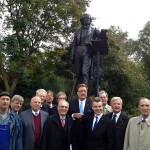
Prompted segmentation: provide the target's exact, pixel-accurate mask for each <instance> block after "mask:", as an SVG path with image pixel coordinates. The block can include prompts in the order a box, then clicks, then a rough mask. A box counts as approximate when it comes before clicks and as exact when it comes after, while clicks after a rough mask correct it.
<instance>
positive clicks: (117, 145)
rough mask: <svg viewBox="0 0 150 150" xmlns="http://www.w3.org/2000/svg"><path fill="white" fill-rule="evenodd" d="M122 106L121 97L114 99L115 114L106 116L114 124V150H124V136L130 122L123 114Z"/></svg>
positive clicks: (112, 102) (111, 103)
mask: <svg viewBox="0 0 150 150" xmlns="http://www.w3.org/2000/svg"><path fill="white" fill-rule="evenodd" d="M122 104H123V101H122V99H121V98H120V97H113V98H112V99H111V101H110V105H111V107H112V109H113V112H111V113H109V114H106V116H107V117H108V118H110V119H111V120H113V122H114V149H113V150H123V144H124V136H125V131H126V127H127V124H128V120H129V118H128V117H127V116H126V115H125V114H124V113H123V112H122ZM118 141H119V142H118Z"/></svg>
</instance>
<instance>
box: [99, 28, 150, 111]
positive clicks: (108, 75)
mask: <svg viewBox="0 0 150 150" xmlns="http://www.w3.org/2000/svg"><path fill="white" fill-rule="evenodd" d="M108 37H109V47H110V49H109V54H108V55H107V56H105V57H104V56H102V57H101V64H102V68H103V71H104V81H103V82H102V88H103V89H106V91H108V93H109V95H110V98H111V97H113V96H120V97H122V99H123V100H124V104H125V105H124V109H125V110H127V111H128V113H130V114H134V113H135V112H134V111H135V110H136V107H137V101H138V98H139V97H142V96H147V97H148V96H150V94H149V92H148V91H149V90H150V86H149V85H150V84H149V82H148V81H147V78H146V75H145V74H144V71H143V68H142V64H141V63H140V62H139V61H135V60H133V59H132V57H133V56H132V54H133V50H132V49H133V48H134V44H133V43H134V41H133V40H131V39H128V34H127V33H126V32H122V31H121V29H120V28H116V27H111V28H110V29H109V33H108ZM131 56H132V57H131Z"/></svg>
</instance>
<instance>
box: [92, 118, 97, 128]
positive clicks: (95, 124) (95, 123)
mask: <svg viewBox="0 0 150 150" xmlns="http://www.w3.org/2000/svg"><path fill="white" fill-rule="evenodd" d="M95 118H96V120H95V122H94V125H93V130H94V129H95V127H96V126H97V123H98V117H97V116H95Z"/></svg>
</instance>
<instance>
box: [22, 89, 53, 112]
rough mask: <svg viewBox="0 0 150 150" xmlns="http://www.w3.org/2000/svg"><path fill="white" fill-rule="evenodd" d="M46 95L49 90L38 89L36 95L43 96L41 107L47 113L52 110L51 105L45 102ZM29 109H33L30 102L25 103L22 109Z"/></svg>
mask: <svg viewBox="0 0 150 150" xmlns="http://www.w3.org/2000/svg"><path fill="white" fill-rule="evenodd" d="M46 95H47V92H46V91H45V90H44V89H38V90H37V91H36V96H39V97H40V98H41V107H40V109H41V110H43V111H45V112H47V113H49V112H50V107H49V105H47V104H46V103H45V99H46ZM28 109H31V106H30V104H27V105H25V106H24V107H23V109H22V111H25V110H28Z"/></svg>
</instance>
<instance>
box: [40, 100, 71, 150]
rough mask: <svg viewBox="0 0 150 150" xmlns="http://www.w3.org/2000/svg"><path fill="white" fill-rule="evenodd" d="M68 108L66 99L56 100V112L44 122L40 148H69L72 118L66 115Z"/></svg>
mask: <svg viewBox="0 0 150 150" xmlns="http://www.w3.org/2000/svg"><path fill="white" fill-rule="evenodd" d="M68 109H69V103H68V102H67V101H65V100H61V101H59V102H58V106H57V110H58V113H57V114H54V115H52V116H50V117H49V118H48V119H47V121H46V122H45V125H44V131H43V136H42V143H41V150H70V140H71V127H72V118H71V117H70V116H69V115H67V112H68Z"/></svg>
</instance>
